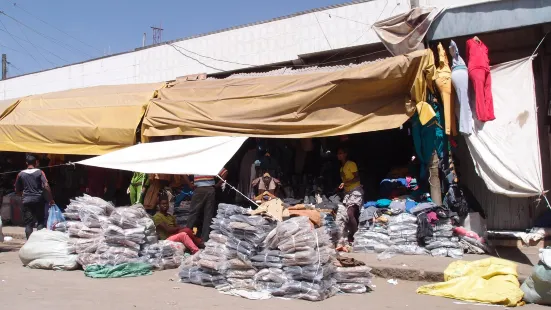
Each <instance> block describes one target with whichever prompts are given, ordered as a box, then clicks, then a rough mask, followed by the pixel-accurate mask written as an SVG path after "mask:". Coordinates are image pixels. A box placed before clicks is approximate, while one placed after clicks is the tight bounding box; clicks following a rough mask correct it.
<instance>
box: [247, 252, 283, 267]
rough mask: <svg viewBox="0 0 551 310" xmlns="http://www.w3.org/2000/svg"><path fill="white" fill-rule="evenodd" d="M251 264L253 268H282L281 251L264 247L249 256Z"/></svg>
mask: <svg viewBox="0 0 551 310" xmlns="http://www.w3.org/2000/svg"><path fill="white" fill-rule="evenodd" d="M251 262H252V265H253V266H254V267H255V268H259V269H263V268H280V269H281V268H283V262H282V258H281V251H279V250H268V249H264V250H261V251H260V252H258V253H257V254H256V255H254V256H252V257H251Z"/></svg>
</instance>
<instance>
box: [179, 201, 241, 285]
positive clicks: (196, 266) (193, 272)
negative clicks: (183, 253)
mask: <svg viewBox="0 0 551 310" xmlns="http://www.w3.org/2000/svg"><path fill="white" fill-rule="evenodd" d="M244 214H248V211H247V209H244V208H241V207H238V206H234V205H228V204H220V205H219V206H218V212H217V214H216V217H215V218H214V219H213V224H212V226H211V227H212V231H211V232H210V235H209V240H208V241H207V242H206V243H205V249H204V250H202V251H200V252H199V253H196V254H195V255H193V256H192V257H190V258H189V259H186V260H185V261H184V263H183V264H182V269H181V270H180V273H179V276H180V279H181V281H182V282H184V283H193V284H197V285H202V286H211V287H218V286H220V285H224V284H227V281H226V276H225V273H226V270H227V269H228V267H229V266H232V268H234V269H237V268H238V267H239V266H241V267H242V268H243V269H248V268H250V266H247V264H245V263H244V262H243V261H242V260H240V259H238V258H237V251H235V250H233V249H231V248H230V247H229V246H228V244H229V241H230V237H229V236H231V228H230V227H229V224H230V222H229V220H228V219H229V218H230V217H231V216H234V215H244Z"/></svg>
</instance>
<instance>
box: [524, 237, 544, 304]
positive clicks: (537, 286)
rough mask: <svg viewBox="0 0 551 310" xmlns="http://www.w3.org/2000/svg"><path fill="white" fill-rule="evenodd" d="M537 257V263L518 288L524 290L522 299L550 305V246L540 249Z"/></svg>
mask: <svg viewBox="0 0 551 310" xmlns="http://www.w3.org/2000/svg"><path fill="white" fill-rule="evenodd" d="M539 257H540V261H539V263H538V264H537V265H536V266H534V269H533V270H532V274H531V275H530V276H529V277H528V278H527V279H526V280H525V281H524V283H522V285H521V286H520V289H521V290H522V291H523V292H524V301H526V302H528V303H532V304H539V305H547V306H548V305H551V295H550V294H549V292H550V291H551V248H549V247H547V248H545V249H540V254H539Z"/></svg>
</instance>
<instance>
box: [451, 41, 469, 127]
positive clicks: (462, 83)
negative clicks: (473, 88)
mask: <svg viewBox="0 0 551 310" xmlns="http://www.w3.org/2000/svg"><path fill="white" fill-rule="evenodd" d="M450 53H451V55H452V84H453V87H454V88H455V94H456V95H457V96H456V99H457V103H458V104H456V106H455V112H456V115H457V118H458V119H459V132H460V133H462V134H464V135H470V134H472V133H473V114H472V111H471V105H470V103H469V72H468V70H467V66H466V65H465V61H463V58H461V56H459V49H458V48H457V45H456V44H455V42H454V41H453V40H452V41H451V42H450Z"/></svg>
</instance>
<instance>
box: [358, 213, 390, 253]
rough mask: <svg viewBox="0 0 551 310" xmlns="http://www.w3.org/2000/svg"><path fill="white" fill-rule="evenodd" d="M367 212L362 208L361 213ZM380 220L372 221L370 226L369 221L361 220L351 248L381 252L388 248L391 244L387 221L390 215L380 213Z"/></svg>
mask: <svg viewBox="0 0 551 310" xmlns="http://www.w3.org/2000/svg"><path fill="white" fill-rule="evenodd" d="M366 212H369V211H368V209H363V210H362V214H365V213H366ZM381 217H382V218H383V220H382V221H374V223H373V224H372V225H371V226H370V222H369V221H367V220H366V221H363V222H361V224H360V227H359V228H358V231H357V232H356V233H355V234H354V243H353V245H352V249H353V251H354V252H358V253H382V252H384V251H386V250H387V249H388V247H389V246H390V245H392V244H391V242H390V236H389V231H388V224H387V223H388V221H389V218H390V216H388V215H382V216H381Z"/></svg>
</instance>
